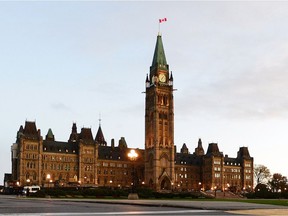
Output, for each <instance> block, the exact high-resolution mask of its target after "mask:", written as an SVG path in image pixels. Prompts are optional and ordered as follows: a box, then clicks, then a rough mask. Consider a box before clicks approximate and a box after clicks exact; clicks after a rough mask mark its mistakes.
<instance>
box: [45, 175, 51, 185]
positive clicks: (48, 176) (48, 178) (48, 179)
mask: <svg viewBox="0 0 288 216" xmlns="http://www.w3.org/2000/svg"><path fill="white" fill-rule="evenodd" d="M50 178H51V175H50V174H47V176H46V179H47V181H48V188H49V187H50Z"/></svg>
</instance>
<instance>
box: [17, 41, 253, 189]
mask: <svg viewBox="0 0 288 216" xmlns="http://www.w3.org/2000/svg"><path fill="white" fill-rule="evenodd" d="M145 84H146V91H145V95H146V98H145V148H144V149H135V150H136V152H137V153H138V157H137V158H136V159H135V161H132V160H130V159H129V157H128V153H129V151H130V150H131V149H133V148H129V147H128V146H127V143H126V141H125V138H124V137H122V138H121V139H120V140H119V141H118V143H117V144H115V141H114V139H112V140H111V143H110V144H107V142H106V140H105V138H104V135H103V131H102V128H101V125H99V128H98V131H97V133H96V136H95V137H94V136H93V134H92V131H91V128H81V130H80V131H78V130H77V125H76V123H73V125H72V128H71V133H70V137H69V138H68V140H67V141H65V142H62V141H56V140H55V137H54V134H53V132H52V130H51V129H49V131H48V132H47V134H46V136H45V138H43V136H42V135H41V131H40V129H37V127H36V123H35V122H29V121H26V122H25V125H24V126H20V129H19V131H18V132H17V139H16V142H15V143H14V144H13V145H12V146H11V153H12V154H11V159H12V182H14V184H17V185H21V186H23V185H27V184H37V185H41V186H44V187H55V186H59V187H60V186H63V187H64V186H75V185H79V184H80V185H82V186H107V187H121V188H122V187H130V186H131V183H132V182H133V178H132V177H134V178H135V179H136V181H135V182H134V183H135V184H136V185H138V186H140V185H142V186H145V187H149V188H152V189H154V190H156V191H162V190H165V191H174V190H176V191H177V190H187V191H191V190H200V189H201V190H211V189H212V190H216V189H217V190H225V189H226V188H227V187H229V188H233V189H234V190H245V189H250V188H251V189H252V188H253V157H251V156H250V154H249V151H248V148H247V147H240V148H239V150H238V153H237V156H236V157H235V158H232V157H228V155H223V153H222V152H221V151H220V150H219V148H218V144H217V143H210V144H209V145H208V148H207V151H206V152H205V151H204V149H203V146H202V141H201V139H199V140H198V143H197V144H196V145H195V147H196V148H195V150H194V152H193V153H190V151H189V149H188V148H187V145H186V144H185V143H184V144H183V145H182V147H181V149H180V151H179V152H177V148H176V145H175V143H174V98H173V91H174V88H173V75H172V72H170V71H169V65H168V64H167V61H166V56H165V52H164V47H163V43H162V36H161V35H158V36H157V41H156V46H155V51H154V56H153V61H152V65H151V67H150V72H149V74H147V76H146V81H145Z"/></svg>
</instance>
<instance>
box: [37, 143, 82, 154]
mask: <svg viewBox="0 0 288 216" xmlns="http://www.w3.org/2000/svg"><path fill="white" fill-rule="evenodd" d="M43 151H44V152H54V153H65V154H77V153H78V145H73V144H71V143H68V142H59V141H50V140H43Z"/></svg>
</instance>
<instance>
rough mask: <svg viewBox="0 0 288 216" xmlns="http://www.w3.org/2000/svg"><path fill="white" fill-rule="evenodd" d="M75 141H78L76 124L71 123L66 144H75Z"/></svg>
mask: <svg viewBox="0 0 288 216" xmlns="http://www.w3.org/2000/svg"><path fill="white" fill-rule="evenodd" d="M77 139H78V134H77V126H76V123H73V126H72V131H71V134H70V137H69V140H68V142H76V140H77Z"/></svg>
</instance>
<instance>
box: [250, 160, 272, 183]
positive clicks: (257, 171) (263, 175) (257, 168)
mask: <svg viewBox="0 0 288 216" xmlns="http://www.w3.org/2000/svg"><path fill="white" fill-rule="evenodd" d="M254 176H255V181H256V185H258V184H260V183H262V184H263V183H267V182H268V181H269V179H270V177H271V173H270V170H269V169H268V168H267V167H266V166H264V165H261V164H255V165H254Z"/></svg>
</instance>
